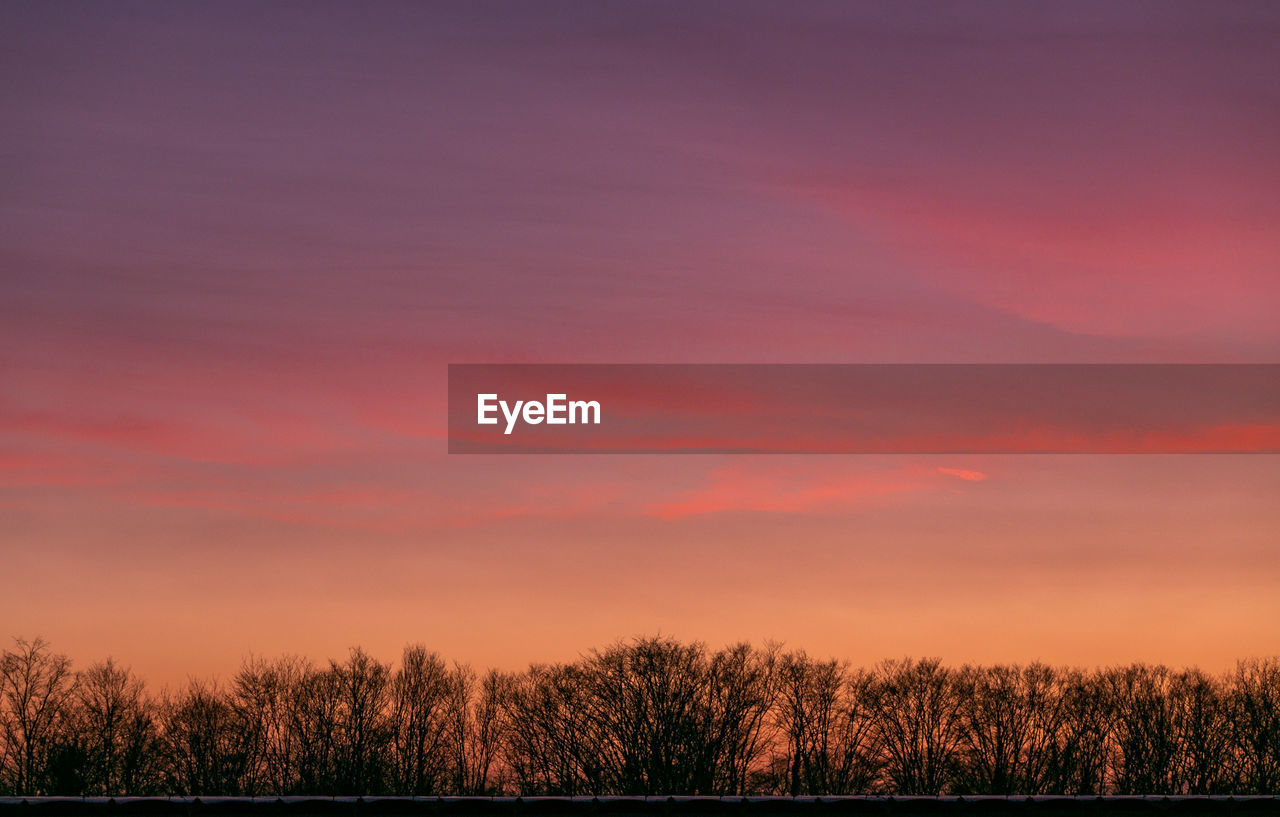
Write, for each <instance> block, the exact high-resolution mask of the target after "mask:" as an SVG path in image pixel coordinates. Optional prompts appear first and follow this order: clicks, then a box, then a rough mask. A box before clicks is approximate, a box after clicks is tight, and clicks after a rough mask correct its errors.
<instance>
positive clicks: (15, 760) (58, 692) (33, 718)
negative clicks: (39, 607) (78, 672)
mask: <svg viewBox="0 0 1280 817" xmlns="http://www.w3.org/2000/svg"><path fill="white" fill-rule="evenodd" d="M74 687H75V677H74V675H73V674H72V672H71V659H69V658H67V657H66V656H65V655H60V654H56V653H53V652H51V651H50V649H49V644H48V643H47V642H46V641H45V640H44V639H41V638H36V639H34V640H31V641H27V640H25V639H21V638H19V639H16V642H15V647H14V649H12V650H5V651H4V652H3V653H0V740H2V745H3V750H4V754H3V756H0V778H2V779H3V781H4V784H5V786H6V787H7V788H8V789H9V790H11V791H13V792H15V793H21V794H44V793H46V792H47V785H48V782H49V781H48V774H47V769H48V763H49V760H50V755H51V752H52V750H53V747H54V746H55V744H56V742H57V740H58V738H59V731H60V730H61V729H62V728H63V726H64V721H65V720H66V717H67V713H68V706H69V704H70V703H71V700H72V696H73V691H74Z"/></svg>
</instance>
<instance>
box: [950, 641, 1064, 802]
mask: <svg viewBox="0 0 1280 817" xmlns="http://www.w3.org/2000/svg"><path fill="white" fill-rule="evenodd" d="M959 685H960V690H959V691H960V698H961V713H962V715H963V719H964V757H963V762H962V763H961V766H960V770H959V772H958V784H959V788H960V789H961V790H963V791H965V792H974V793H980V794H1006V795H1007V794H1041V793H1043V792H1044V791H1045V790H1046V788H1047V785H1048V777H1049V769H1050V766H1051V763H1052V761H1053V756H1054V750H1055V747H1056V746H1057V745H1058V741H1059V739H1060V737H1059V733H1060V731H1061V729H1062V721H1063V700H1062V683H1061V673H1059V672H1057V671H1055V670H1054V669H1052V668H1051V667H1047V666H1045V665H1043V664H1031V665H1030V666H1026V667H1019V666H994V667H986V668H982V667H966V668H965V669H964V671H963V672H962V673H961V678H960V680H959Z"/></svg>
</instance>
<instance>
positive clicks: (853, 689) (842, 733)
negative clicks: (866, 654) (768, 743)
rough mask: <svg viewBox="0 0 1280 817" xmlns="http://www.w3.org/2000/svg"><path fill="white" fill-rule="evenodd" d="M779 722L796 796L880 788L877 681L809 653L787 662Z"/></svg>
mask: <svg viewBox="0 0 1280 817" xmlns="http://www.w3.org/2000/svg"><path fill="white" fill-rule="evenodd" d="M778 675H779V682H778V686H779V692H778V698H777V703H776V705H775V717H776V723H777V728H778V731H779V733H780V738H781V740H780V745H781V747H782V750H783V755H782V758H781V759H782V761H783V762H782V764H781V765H782V767H783V768H784V769H785V778H784V779H783V780H781V781H779V782H777V783H774V784H773V785H772V786H771V787H770V788H771V789H772V790H774V791H780V792H784V793H787V794H791V795H798V794H862V793H868V792H871V791H873V790H874V789H875V784H876V778H877V776H878V773H879V767H880V762H879V756H878V755H879V750H878V747H877V745H876V743H875V730H874V728H873V725H874V721H873V719H872V715H871V712H870V711H869V709H868V707H867V691H868V689H869V688H870V684H871V681H872V679H871V676H870V675H868V674H867V673H864V672H856V673H851V672H850V670H849V668H848V665H847V664H845V663H841V662H837V661H835V660H830V661H816V660H814V659H811V658H809V656H807V655H806V654H805V653H804V652H803V651H801V652H797V653H791V654H788V655H785V656H783V657H782V659H781V661H780V664H779V671H778Z"/></svg>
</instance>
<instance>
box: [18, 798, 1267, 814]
mask: <svg viewBox="0 0 1280 817" xmlns="http://www.w3.org/2000/svg"><path fill="white" fill-rule="evenodd" d="M1201 814H1205V815H1212V814H1231V815H1235V814H1247V815H1280V797H1273V796H1259V797H1245V796H1236V797H1034V798H1032V797H1008V798H1006V797H824V798H814V797H800V798H790V797H748V798H741V797H725V798H716V797H648V798H644V797H601V798H591V797H530V798H517V797H496V798H487V797H486V798H467V797H445V798H435V797H430V798H427V797H422V798H411V797H334V798H329V797H324V798H319V797H285V798H268V797H262V798H249V797H209V798H199V797H174V798H84V799H80V798H59V797H35V798H13V797H11V798H0V817H241V815H250V816H251V817H863V815H866V816H867V817H935V816H936V817H949V815H957V817H960V815H964V816H965V817H979V816H981V817H988V816H990V817H1004V816H1005V815H1008V817H1016V816H1017V815H1027V816H1028V817H1059V815H1061V817H1077V816H1078V817H1085V816H1086V815H1087V817H1094V815H1117V817H1122V816H1123V815H1133V817H1139V815H1168V816H1169V817H1180V816H1181V815H1201Z"/></svg>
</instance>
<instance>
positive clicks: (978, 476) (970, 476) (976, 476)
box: [938, 468, 987, 482]
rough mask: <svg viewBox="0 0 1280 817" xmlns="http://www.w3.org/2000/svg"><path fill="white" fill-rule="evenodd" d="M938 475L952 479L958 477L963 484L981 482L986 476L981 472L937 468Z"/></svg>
mask: <svg viewBox="0 0 1280 817" xmlns="http://www.w3.org/2000/svg"><path fill="white" fill-rule="evenodd" d="M938 473H939V474H946V475H948V476H952V477H959V478H960V479H962V480H964V481H965V482H982V481H983V480H984V479H986V478H987V475H986V474H984V473H982V472H981V471H968V470H965V469H964V468H939V469H938Z"/></svg>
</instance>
